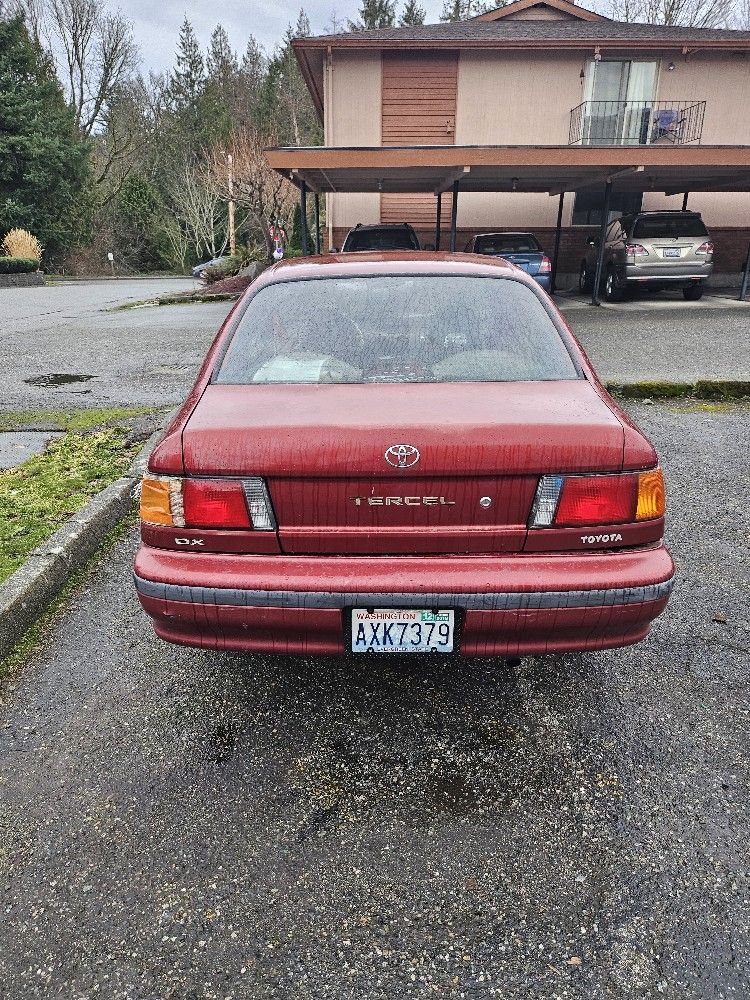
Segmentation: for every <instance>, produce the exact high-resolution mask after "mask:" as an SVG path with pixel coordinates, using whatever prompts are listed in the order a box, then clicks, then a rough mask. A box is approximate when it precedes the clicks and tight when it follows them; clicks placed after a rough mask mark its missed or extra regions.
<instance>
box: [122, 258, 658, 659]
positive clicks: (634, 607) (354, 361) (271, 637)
mask: <svg viewBox="0 0 750 1000" xmlns="http://www.w3.org/2000/svg"><path fill="white" fill-rule="evenodd" d="M141 520H142V544H141V547H140V550H139V552H138V556H137V559H136V563H135V584H136V589H137V591H138V595H139V597H140V600H141V603H142V605H143V607H144V608H145V610H146V611H147V612H148V614H149V615H150V616H151V618H152V619H153V623H154V628H155V629H156V632H157V634H158V635H160V636H161V637H162V638H163V639H166V640H168V641H170V642H176V643H184V644H187V645H191V646H203V647H209V648H220V649H235V650H257V651H267V652H284V653H305V654H310V653H326V654H330V653H342V652H344V651H352V652H367V653H371V652H384V653H395V652H399V653H400V652H425V651H438V652H445V653H461V654H464V655H485V654H492V655H497V654H500V655H504V656H511V655H513V656H515V655H521V654H526V653H546V652H553V651H563V650H583V649H603V648H606V647H611V646H621V645H625V644H628V643H634V642H638V641H639V640H640V639H643V638H644V636H645V635H646V634H647V633H648V630H649V627H650V624H651V622H652V621H653V620H654V618H656V616H657V615H658V614H659V613H660V612H661V611H663V609H664V607H665V605H666V603H667V600H668V599H669V594H670V592H671V590H672V585H673V577H674V566H673V563H672V559H671V557H670V555H669V552H668V551H667V549H666V548H665V546H664V543H663V540H662V536H663V532H664V486H663V480H662V473H661V470H660V469H659V466H658V463H657V457H656V453H655V451H654V448H653V447H652V445H651V444H650V443H649V441H648V440H647V439H646V438H645V437H644V435H643V434H642V433H641V431H639V430H638V428H637V427H636V426H635V425H634V424H633V423H632V422H631V420H630V419H629V418H628V417H627V416H626V415H625V414H624V413H623V412H622V410H621V409H620V408H619V407H618V406H617V404H616V403H615V402H614V401H613V400H612V399H611V398H610V396H609V395H608V394H607V392H606V391H605V390H604V388H603V387H602V385H601V384H600V383H599V381H598V380H597V378H596V375H595V374H594V372H593V370H592V368H591V366H590V364H589V362H588V361H587V359H586V356H585V355H584V353H583V351H582V349H581V348H580V346H579V345H578V343H577V342H576V340H575V338H574V337H573V335H572V334H571V332H570V330H569V329H568V327H567V326H566V324H565V321H564V320H563V318H562V317H561V315H560V314H559V313H558V311H557V310H556V308H555V306H554V304H553V303H552V302H551V300H550V299H549V298H548V297H547V296H546V295H545V294H544V292H542V291H540V290H539V288H538V287H537V286H536V284H535V282H534V281H533V280H532V279H531V278H529V277H528V276H527V275H526V274H525V273H523V272H522V271H521V270H519V269H518V268H516V267H513V266H512V265H511V264H508V263H505V262H504V261H502V260H494V259H493V260H489V259H487V258H486V257H476V256H471V255H456V256H452V255H449V254H426V253H420V254H416V253H415V254H411V253H399V254H395V253H394V254H367V255H356V256H346V257H344V256H341V257H318V258H308V259H305V260H300V261H295V262H290V263H284V264H280V265H277V266H275V267H273V268H271V269H270V270H268V271H267V272H266V273H265V274H263V275H262V276H261V277H260V278H259V279H258V280H257V281H256V282H255V283H254V284H253V285H252V287H251V288H250V289H248V292H247V293H246V295H245V296H244V297H243V299H242V300H241V301H240V302H239V303H238V304H237V306H236V307H235V308H234V309H233V311H232V313H231V314H230V315H229V317H228V318H227V320H226V322H225V323H224V325H223V327H222V329H221V330H220V331H219V334H218V335H217V337H216V340H215V341H214V344H213V346H212V348H211V350H210V352H209V354H208V357H207V358H206V361H205V363H204V365H203V368H202V370H201V372H200V375H199V376H198V380H197V382H196V384H195V387H194V388H193V390H192V392H191V393H190V396H189V397H188V399H187V401H186V402H185V404H184V406H183V407H182V409H181V410H180V412H179V414H178V415H177V417H176V418H175V420H174V421H173V423H172V424H171V426H170V427H169V429H168V430H167V432H166V434H165V435H164V437H163V438H162V440H161V442H160V443H159V444H158V445H157V446H156V448H155V449H154V451H153V453H152V455H151V458H150V461H149V466H148V472H147V474H146V477H145V478H144V481H143V486H142V497H141Z"/></svg>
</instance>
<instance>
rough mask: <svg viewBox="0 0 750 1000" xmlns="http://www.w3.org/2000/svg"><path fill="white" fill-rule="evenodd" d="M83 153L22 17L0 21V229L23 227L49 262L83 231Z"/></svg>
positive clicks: (86, 177)
mask: <svg viewBox="0 0 750 1000" xmlns="http://www.w3.org/2000/svg"><path fill="white" fill-rule="evenodd" d="M89 154H90V146H89V144H88V142H86V141H84V140H82V139H81V137H80V136H79V134H78V132H77V130H76V127H75V118H74V115H73V112H72V110H71V109H70V108H68V106H67V104H66V102H65V97H64V95H63V91H62V87H61V86H60V82H59V81H58V79H57V77H56V76H55V74H54V70H53V68H52V65H51V61H50V59H49V58H48V57H47V56H46V55H44V54H43V53H42V52H41V50H40V49H39V47H38V46H37V45H36V44H34V43H33V42H32V41H31V39H30V37H29V34H28V32H27V30H26V27H25V24H24V21H23V18H21V17H13V18H10V19H8V20H0V234H2V233H5V232H7V231H8V230H9V229H12V228H14V227H15V226H19V227H21V228H22V229H28V230H29V231H30V232H32V233H33V234H34V235H35V236H36V237H37V238H38V239H39V240H40V241H41V243H42V245H43V246H44V247H45V249H46V255H45V262H46V263H48V264H49V263H50V262H51V261H53V260H55V259H57V260H59V259H60V258H61V257H62V256H63V255H64V254H65V253H66V252H67V251H68V250H69V249H71V248H72V247H73V246H74V245H75V244H76V243H78V242H79V241H80V240H81V239H82V238H83V237H84V236H85V235H87V234H86V231H85V230H86V220H87V218H88V216H89V208H90V199H91V196H90V187H89V184H90V179H91V178H90V165H89Z"/></svg>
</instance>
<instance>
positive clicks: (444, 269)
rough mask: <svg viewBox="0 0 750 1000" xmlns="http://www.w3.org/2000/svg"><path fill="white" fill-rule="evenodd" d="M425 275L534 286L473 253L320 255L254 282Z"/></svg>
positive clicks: (282, 265) (509, 267)
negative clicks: (509, 280) (506, 280)
mask: <svg viewBox="0 0 750 1000" xmlns="http://www.w3.org/2000/svg"><path fill="white" fill-rule="evenodd" d="M398 274H404V275H406V274H420V275H421V274H424V275H439V274H445V275H448V274H452V275H466V276H473V277H477V276H486V277H492V278H497V277H512V278H515V279H517V280H519V279H520V280H522V281H524V283H525V284H530V285H533V284H534V282H533V280H532V279H531V278H528V279H527V277H526V275H525V273H524V272H523V271H519V269H518V268H517V267H515V265H513V264H511V263H509V262H508V261H505V260H503V259H502V258H501V257H498V258H495V257H486V256H482V255H481V254H470V253H434V252H427V251H424V250H398V251H396V250H394V251H389V252H387V253H386V252H374V251H366V252H364V253H358V254H321V255H320V256H319V257H318V256H313V257H295V258H293V259H291V260H282V261H279V263H278V264H274V265H273V266H271V267H269V268H267V270H265V271H264V272H263V273H262V274H261V275H260V276H259V277H258V278H257V279H256V281H255V282H253V287H256V288H257V287H258V285H259V284H273V283H274V282H277V281H304V280H305V279H310V278H333V277H341V278H352V277H370V276H376V275H398Z"/></svg>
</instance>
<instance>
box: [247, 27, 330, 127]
mask: <svg viewBox="0 0 750 1000" xmlns="http://www.w3.org/2000/svg"><path fill="white" fill-rule="evenodd" d="M309 32H310V22H309V21H308V19H307V15H306V14H305V12H304V10H301V11H300V13H299V17H298V18H297V23H296V25H295V27H294V28H292V26H291V25H290V26H289V27H288V28H287V30H286V33H285V34H284V41H283V44H282V45H280V46H279V47H278V48H277V49H276V51H275V52H274V55H273V57H272V59H271V60H270V62H269V64H268V72H267V73H266V78H265V81H264V83H263V95H262V102H261V115H260V122H259V124H260V125H261V126H262V127H263V128H265V129H266V130H267V131H268V132H269V133H273V134H274V135H275V139H276V141H278V142H279V143H281V144H282V145H294V146H316V145H318V143H319V142H320V141H321V139H322V135H321V129H320V122H319V121H318V117H317V115H316V113H315V108H314V107H313V103H312V100H311V98H310V93H309V91H308V89H307V86H306V84H305V81H304V79H303V77H302V72H301V70H300V68H299V64H298V62H297V57H296V56H295V54H294V49H293V48H292V40H293V39H294V38H297V37H302V36H303V35H304V34H305V33H307V34H309Z"/></svg>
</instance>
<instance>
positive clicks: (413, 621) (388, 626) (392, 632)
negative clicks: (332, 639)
mask: <svg viewBox="0 0 750 1000" xmlns="http://www.w3.org/2000/svg"><path fill="white" fill-rule="evenodd" d="M351 614H352V652H353V653H452V652H453V633H454V628H455V615H456V613H455V611H428V610H427V609H422V608H414V609H412V608H409V609H404V608H375V609H374V610H372V611H368V610H367V609H366V608H353V609H352V613H351Z"/></svg>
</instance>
